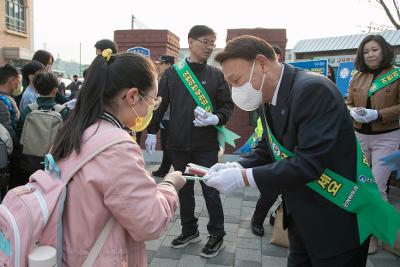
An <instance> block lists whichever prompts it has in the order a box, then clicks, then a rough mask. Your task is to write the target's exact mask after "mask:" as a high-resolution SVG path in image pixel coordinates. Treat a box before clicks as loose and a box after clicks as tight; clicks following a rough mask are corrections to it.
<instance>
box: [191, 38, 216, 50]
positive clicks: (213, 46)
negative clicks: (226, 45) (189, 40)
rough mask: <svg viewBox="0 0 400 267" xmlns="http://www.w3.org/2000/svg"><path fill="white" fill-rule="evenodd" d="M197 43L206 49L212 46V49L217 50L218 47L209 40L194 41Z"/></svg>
mask: <svg viewBox="0 0 400 267" xmlns="http://www.w3.org/2000/svg"><path fill="white" fill-rule="evenodd" d="M194 40H196V41H199V42H200V43H201V44H202V45H203V46H204V47H209V46H211V47H212V48H215V47H216V46H217V45H216V44H215V43H213V42H211V41H209V40H206V39H204V40H202V39H194Z"/></svg>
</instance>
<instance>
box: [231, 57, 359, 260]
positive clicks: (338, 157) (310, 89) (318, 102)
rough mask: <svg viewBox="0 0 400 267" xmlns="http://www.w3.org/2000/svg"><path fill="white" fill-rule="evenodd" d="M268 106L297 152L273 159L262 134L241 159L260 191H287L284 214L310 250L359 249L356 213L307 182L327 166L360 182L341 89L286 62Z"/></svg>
mask: <svg viewBox="0 0 400 267" xmlns="http://www.w3.org/2000/svg"><path fill="white" fill-rule="evenodd" d="M265 108H266V118H267V121H268V123H269V124H270V127H271V130H272V131H273V133H274V135H275V137H276V138H277V139H278V141H279V142H280V143H281V144H282V145H283V146H284V147H286V148H287V149H289V150H290V151H292V152H294V153H295V154H296V156H295V157H291V158H289V159H285V160H282V161H279V162H274V160H273V159H272V157H271V154H270V150H269V146H267V145H266V143H265V138H263V142H261V143H260V144H259V145H258V147H257V148H256V149H255V150H254V152H253V154H251V155H250V156H249V157H248V158H246V159H244V160H242V161H240V162H239V163H240V164H241V165H242V166H244V167H245V168H250V167H252V168H253V176H254V180H255V182H256V184H257V187H258V188H259V190H260V191H261V192H262V191H263V190H265V191H266V189H268V188H271V187H272V188H278V189H280V190H282V191H283V199H284V207H285V213H286V216H292V219H293V221H294V222H295V224H296V228H297V231H298V233H299V234H300V236H301V237H302V239H303V240H304V243H305V246H306V247H307V249H308V250H309V253H310V255H312V256H314V257H318V258H326V257H331V256H335V255H338V254H340V253H342V252H344V251H348V250H351V249H355V248H356V247H358V246H359V237H358V226H357V220H356V215H355V214H352V213H349V212H347V211H345V210H343V209H341V208H340V207H338V206H336V205H335V204H333V203H331V202H329V201H328V200H326V199H325V198H323V197H322V196H320V195H319V194H318V193H316V192H314V191H312V190H311V189H310V188H308V187H307V186H306V184H307V183H308V182H311V181H314V180H317V179H318V178H319V177H320V176H321V174H322V172H323V171H324V169H326V168H329V169H330V170H332V171H334V172H336V173H338V174H340V175H342V176H343V177H346V178H348V179H349V180H351V181H353V182H356V153H357V152H356V138H355V134H354V130H353V126H352V121H351V118H350V116H349V112H348V110H347V108H346V105H345V103H344V100H343V97H342V96H341V94H340V92H339V90H338V89H337V88H336V86H335V85H334V84H333V83H332V82H330V81H329V80H328V79H327V78H325V77H323V76H320V75H316V74H313V73H310V72H305V71H302V70H299V69H295V68H293V67H292V66H290V65H286V64H285V69H284V73H283V77H282V81H281V85H280V88H279V92H278V98H277V105H276V106H272V105H266V106H265ZM287 218H288V217H285V219H286V221H287Z"/></svg>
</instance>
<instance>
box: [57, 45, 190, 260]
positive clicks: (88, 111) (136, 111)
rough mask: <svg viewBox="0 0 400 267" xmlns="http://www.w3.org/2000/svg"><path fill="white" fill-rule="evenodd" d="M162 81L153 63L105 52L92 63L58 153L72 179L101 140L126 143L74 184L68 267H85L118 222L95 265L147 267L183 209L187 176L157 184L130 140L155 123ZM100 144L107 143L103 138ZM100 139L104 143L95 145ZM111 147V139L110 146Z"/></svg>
mask: <svg viewBox="0 0 400 267" xmlns="http://www.w3.org/2000/svg"><path fill="white" fill-rule="evenodd" d="M156 96H157V76H156V70H155V67H154V65H153V64H152V63H151V62H150V60H148V59H146V58H144V57H142V56H140V55H137V54H133V53H126V54H119V55H111V51H108V50H105V51H103V53H102V54H101V55H99V56H97V57H96V59H95V60H94V61H93V63H92V64H91V66H90V68H89V70H88V74H87V79H86V81H85V83H84V85H83V88H82V90H81V93H80V95H79V97H78V100H77V103H76V107H75V109H74V111H73V113H72V114H71V116H70V117H69V119H68V120H67V121H66V122H65V125H64V127H63V129H62V130H61V131H60V133H59V134H58V136H57V139H56V140H57V141H56V143H55V144H54V147H53V150H52V154H53V156H54V157H55V159H56V161H57V164H58V166H59V168H60V169H61V173H63V171H64V173H66V172H68V170H70V169H71V168H72V167H73V166H72V165H74V164H76V162H79V161H80V160H83V158H82V157H83V156H82V155H83V154H85V152H87V151H88V150H89V148H88V146H90V145H89V144H91V145H92V146H93V142H87V141H88V140H90V139H91V138H96V136H99V135H100V134H103V136H104V133H106V132H108V133H110V132H112V133H113V134H112V135H110V136H109V138H107V140H108V139H110V142H112V141H113V139H115V138H119V139H121V138H122V140H123V142H120V143H118V144H115V145H113V146H111V147H110V148H107V149H106V150H104V151H103V152H101V153H100V154H99V155H97V156H96V157H95V158H94V159H92V160H90V161H89V162H88V163H87V164H86V165H84V167H83V168H82V169H80V170H79V171H78V173H77V174H76V175H75V176H74V177H73V179H72V180H71V182H70V183H69V185H68V193H67V197H66V202H65V209H64V217H63V233H62V234H63V256H62V262H63V266H71V267H72V266H73V267H76V266H81V265H82V263H83V262H84V261H85V260H86V258H87V256H88V254H89V251H90V250H91V249H92V247H93V245H94V243H95V241H96V240H97V238H98V236H99V234H100V232H101V231H102V230H103V228H104V226H105V225H106V223H107V221H108V220H109V219H110V218H111V216H112V217H114V218H115V223H114V224H113V226H112V228H111V231H110V233H109V234H108V236H107V238H106V241H105V243H104V245H103V246H102V248H101V250H100V253H99V254H98V256H97V257H96V260H95V262H94V264H93V266H107V267H109V266H147V257H146V251H145V243H144V242H145V241H146V240H151V239H156V238H158V237H160V236H161V235H162V234H163V233H164V232H165V231H166V229H167V226H168V224H169V223H170V221H171V218H172V217H173V215H174V212H175V209H176V207H177V204H178V203H177V202H178V198H177V192H176V190H179V189H180V188H181V187H182V186H183V185H184V183H185V179H184V178H183V177H182V175H181V173H179V172H173V173H171V174H169V175H167V176H166V177H165V179H164V181H163V182H161V183H160V184H158V185H157V184H156V183H155V181H154V180H153V179H152V178H151V177H150V176H149V174H148V173H147V171H146V170H145V168H144V160H143V156H142V152H141V149H140V147H139V146H138V145H137V144H136V143H135V142H134V141H132V138H131V136H130V135H129V132H130V130H129V129H128V128H127V127H130V128H131V129H132V130H134V131H137V130H142V129H144V128H145V127H146V126H147V124H148V123H149V121H150V120H151V117H152V113H153V110H154V109H156V108H157V106H158V105H159V103H160V100H161V99H157V97H156ZM98 139H99V138H98ZM92 140H97V139H92ZM103 140H104V139H103Z"/></svg>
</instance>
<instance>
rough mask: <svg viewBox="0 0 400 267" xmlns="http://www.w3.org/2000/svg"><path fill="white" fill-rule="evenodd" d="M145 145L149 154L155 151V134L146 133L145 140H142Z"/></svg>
mask: <svg viewBox="0 0 400 267" xmlns="http://www.w3.org/2000/svg"><path fill="white" fill-rule="evenodd" d="M144 144H145V145H146V151H147V153H149V154H152V153H153V152H154V151H156V145H157V135H156V134H147V138H146V141H145V142H144Z"/></svg>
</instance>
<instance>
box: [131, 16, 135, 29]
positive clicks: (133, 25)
mask: <svg viewBox="0 0 400 267" xmlns="http://www.w3.org/2000/svg"><path fill="white" fill-rule="evenodd" d="M131 29H132V30H133V29H135V16H134V15H133V14H132V18H131Z"/></svg>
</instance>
